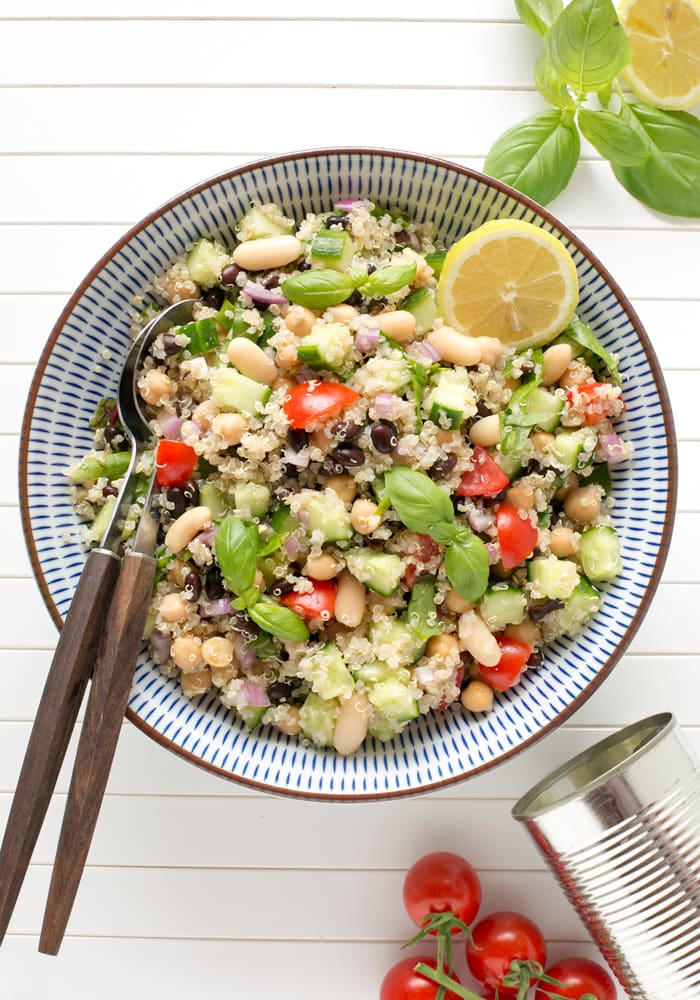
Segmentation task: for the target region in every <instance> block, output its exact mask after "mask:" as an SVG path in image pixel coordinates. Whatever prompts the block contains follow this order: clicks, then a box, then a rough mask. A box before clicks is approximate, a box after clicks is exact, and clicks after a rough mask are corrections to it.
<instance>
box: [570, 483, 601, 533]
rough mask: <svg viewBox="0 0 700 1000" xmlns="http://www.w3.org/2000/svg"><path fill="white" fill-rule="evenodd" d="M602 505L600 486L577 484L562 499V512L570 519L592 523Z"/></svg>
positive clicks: (581, 522)
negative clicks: (564, 498) (563, 499)
mask: <svg viewBox="0 0 700 1000" xmlns="http://www.w3.org/2000/svg"><path fill="white" fill-rule="evenodd" d="M602 505H603V504H602V490H601V488H600V486H579V487H577V488H576V489H575V490H572V491H571V493H569V495H568V496H567V498H566V500H565V501H564V513H565V514H566V516H567V517H570V518H571V520H572V521H578V522H579V523H580V524H592V522H593V521H595V520H596V518H597V517H598V516H599V515H600V511H601V508H602Z"/></svg>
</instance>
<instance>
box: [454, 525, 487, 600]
mask: <svg viewBox="0 0 700 1000" xmlns="http://www.w3.org/2000/svg"><path fill="white" fill-rule="evenodd" d="M445 573H446V574H447V579H448V580H449V581H450V583H451V584H452V586H453V587H454V589H455V590H456V591H457V592H458V593H459V594H461V595H462V597H463V598H464V599H465V600H467V601H478V600H479V598H480V597H481V596H482V595H483V594H484V592H485V591H486V587H487V586H488V582H489V554H488V550H487V548H486V546H485V545H484V543H483V542H482V541H481V539H480V538H477V537H476V535H474V534H472V535H471V536H470V538H469V540H468V541H465V542H452V544H451V545H450V546H448V549H447V552H446V553H445Z"/></svg>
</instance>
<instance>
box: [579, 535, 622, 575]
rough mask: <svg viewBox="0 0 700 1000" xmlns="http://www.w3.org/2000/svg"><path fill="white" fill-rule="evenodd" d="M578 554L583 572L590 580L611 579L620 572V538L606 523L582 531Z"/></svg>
mask: <svg viewBox="0 0 700 1000" xmlns="http://www.w3.org/2000/svg"><path fill="white" fill-rule="evenodd" d="M579 555H580V557H581V566H582V567H583V572H584V573H585V574H586V576H587V577H588V578H589V579H590V580H613V579H614V578H615V577H616V576H618V575H619V574H620V573H621V572H622V556H621V554H620V540H619V538H618V537H617V532H616V531H615V529H614V528H611V527H609V526H608V525H602V524H601V525H598V526H597V527H596V528H588V530H587V531H584V532H583V534H582V535H581V548H580V551H579Z"/></svg>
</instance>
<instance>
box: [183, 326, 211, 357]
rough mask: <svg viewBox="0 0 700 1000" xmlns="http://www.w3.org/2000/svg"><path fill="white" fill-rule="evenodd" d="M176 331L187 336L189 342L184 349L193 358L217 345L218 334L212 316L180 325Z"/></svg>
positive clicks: (206, 352)
mask: <svg viewBox="0 0 700 1000" xmlns="http://www.w3.org/2000/svg"><path fill="white" fill-rule="evenodd" d="M178 333H184V334H185V336H186V337H187V339H188V341H189V343H188V344H187V347H185V348H184V350H186V351H189V352H190V354H191V355H192V357H193V358H198V357H201V356H202V354H208V353H209V351H213V350H215V348H217V347H218V346H219V334H218V332H217V329H216V320H215V319H214V317H213V316H207V318H206V319H198V320H196V322H194V323H188V324H187V325H186V326H182V327H180V329H179V330H178Z"/></svg>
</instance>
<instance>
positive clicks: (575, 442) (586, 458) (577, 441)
mask: <svg viewBox="0 0 700 1000" xmlns="http://www.w3.org/2000/svg"><path fill="white" fill-rule="evenodd" d="M589 437H590V435H589V434H588V433H587V432H586V431H584V430H579V431H562V432H561V433H560V434H557V436H556V437H555V439H554V441H552V443H551V444H549V445H548V446H547V454H548V455H549V457H550V458H551V459H553V460H554V461H555V462H556V464H557V465H559V466H561V467H562V468H563V469H570V470H572V471H574V472H580V471H581V470H582V469H585V468H586V466H587V465H589V464H590V462H591V459H592V457H593V453H592V452H590V451H587V450H586V448H585V445H586V441H587V440H588V438H589Z"/></svg>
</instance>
